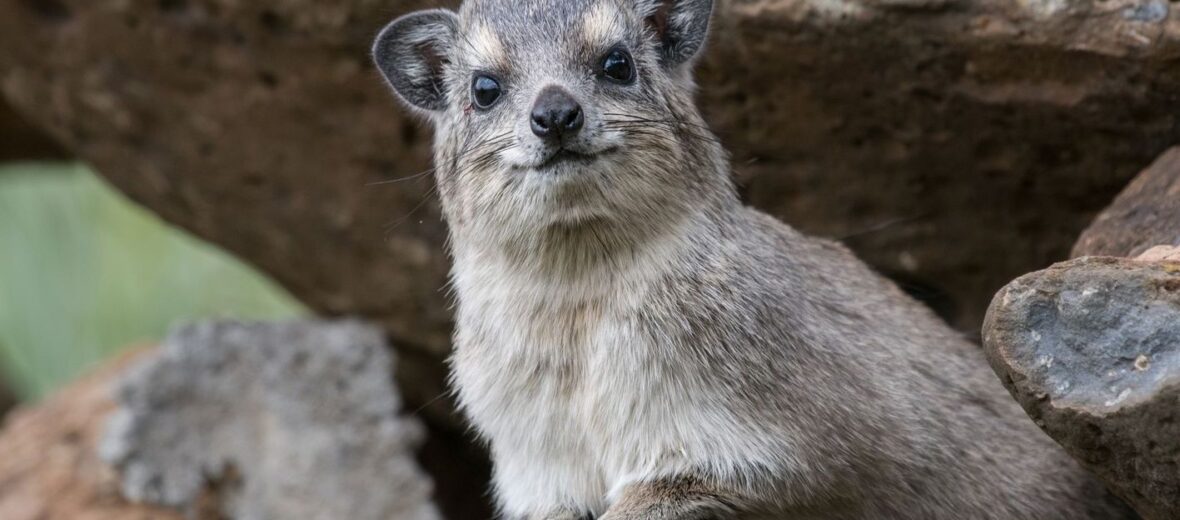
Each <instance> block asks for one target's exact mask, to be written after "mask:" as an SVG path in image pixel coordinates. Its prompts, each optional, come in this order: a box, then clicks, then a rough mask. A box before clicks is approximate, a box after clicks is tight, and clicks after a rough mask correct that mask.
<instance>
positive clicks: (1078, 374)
mask: <svg viewBox="0 0 1180 520" xmlns="http://www.w3.org/2000/svg"><path fill="white" fill-rule="evenodd" d="M984 345H985V351H986V352H987V355H988V359H989V361H990V362H991V364H992V368H994V369H995V371H996V373H997V374H998V375H999V376H1000V378H1001V379H1002V380H1003V381H1004V384H1005V385H1006V386H1007V387H1008V390H1009V391H1010V392H1011V393H1012V395H1013V396H1014V397H1015V398H1016V399H1017V400H1018V401H1019V402H1020V404H1021V405H1022V406H1023V407H1024V409H1025V411H1026V412H1028V414H1029V416H1030V417H1032V419H1033V420H1034V421H1036V422H1037V424H1038V425H1040V426H1041V428H1043V429H1044V430H1045V432H1046V433H1048V434H1049V435H1050V436H1051V437H1053V438H1054V439H1055V440H1057V442H1059V443H1060V444H1061V445H1062V446H1064V447H1065V448H1066V449H1067V450H1068V451H1069V452H1070V453H1071V454H1072V455H1073V456H1074V457H1076V458H1077V459H1078V460H1079V461H1081V462H1082V463H1083V464H1084V465H1085V466H1086V467H1087V468H1089V469H1090V470H1091V471H1093V472H1094V473H1095V474H1096V475H1098V476H1099V477H1101V478H1102V479H1103V480H1104V481H1105V482H1106V484H1107V485H1108V486H1109V487H1110V489H1111V490H1112V491H1114V492H1115V493H1117V494H1118V495H1120V496H1121V497H1122V498H1124V499H1125V500H1127V502H1128V503H1130V504H1131V505H1132V506H1133V507H1135V509H1136V510H1137V511H1138V512H1139V513H1140V514H1142V515H1143V516H1144V517H1145V518H1147V519H1148V520H1172V519H1175V518H1180V262H1174V261H1160V262H1149V261H1144V260H1129V259H1115V258H1093V257H1091V258H1083V259H1079V260H1072V261H1069V262H1066V263H1062V264H1058V265H1055V266H1053V267H1051V268H1049V269H1047V270H1044V271H1041V272H1037V273H1033V274H1030V275H1027V276H1024V277H1022V278H1020V279H1018V280H1016V281H1014V282H1012V283H1011V284H1010V285H1008V286H1007V287H1005V288H1004V289H1003V290H1002V291H1000V293H999V294H997V295H996V298H995V301H993V303H992V306H991V309H990V310H989V312H988V316H987V321H986V323H985V325H984Z"/></svg>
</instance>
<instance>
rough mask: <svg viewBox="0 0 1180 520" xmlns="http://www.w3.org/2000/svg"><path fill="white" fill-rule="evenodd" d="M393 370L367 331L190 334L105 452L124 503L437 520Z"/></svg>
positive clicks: (124, 404) (138, 387) (148, 368)
mask: <svg viewBox="0 0 1180 520" xmlns="http://www.w3.org/2000/svg"><path fill="white" fill-rule="evenodd" d="M391 362H392V360H391V359H390V354H389V352H388V348H387V346H386V345H385V342H384V339H383V337H382V334H381V332H380V331H379V330H377V329H375V328H372V327H367V326H362V325H360V324H358V323H355V322H343V323H321V322H296V323H283V324H238V323H229V322H225V323H212V322H211V323H203V324H198V325H192V326H187V327H182V328H180V329H178V330H176V331H175V332H174V333H173V334H172V335H171V336H170V337H169V338H168V340H167V341H166V342H165V344H164V347H163V349H162V351H161V352H160V354H159V355H158V356H156V357H154V358H153V359H151V360H149V361H147V362H146V363H144V364H142V365H141V366H139V367H137V368H136V369H135V370H133V371H131V372H130V373H129V374H128V375H127V376H126V377H125V379H124V380H123V382H122V384H121V388H120V391H119V396H120V397H119V402H120V403H121V408H120V410H119V412H118V413H117V414H116V415H115V416H114V417H113V419H112V420H111V422H110V424H111V426H110V429H109V431H108V432H107V435H106V437H105V438H104V440H103V443H102V450H101V453H102V456H103V458H104V459H105V460H106V461H108V462H110V463H111V464H113V465H114V466H115V467H116V468H117V469H118V471H119V472H120V474H121V476H122V491H123V493H124V495H125V496H127V497H129V498H130V499H132V500H134V501H136V502H143V503H150V504H157V505H163V506H168V507H173V508H178V509H181V510H184V511H188V512H190V513H199V512H201V511H214V512H216V513H218V514H220V516H223V517H227V518H236V519H242V520H251V519H268V518H300V519H325V520H328V519H338V518H349V519H356V520H365V519H372V520H378V519H380V520H394V519H405V520H435V519H438V518H440V516H439V513H438V511H437V510H436V509H435V507H434V505H433V504H432V503H431V501H430V492H431V484H430V481H429V479H428V478H427V477H426V475H425V474H424V473H423V472H422V471H421V470H420V469H419V468H418V466H417V463H416V462H415V461H414V459H413V456H414V451H415V450H416V449H417V448H418V447H419V445H420V443H421V442H422V440H423V439H422V436H423V433H424V430H423V428H422V426H421V425H420V424H419V423H418V422H417V421H416V420H412V419H408V418H403V417H399V416H398V411H399V409H400V408H401V400H400V398H399V397H398V393H397V391H396V390H395V389H394V388H393V385H392V380H391V378H390V370H391V368H392V367H391ZM211 488H212V489H215V490H216V491H217V493H216V497H215V499H212V500H211V499H210V498H209V493H208V491H209V489H211Z"/></svg>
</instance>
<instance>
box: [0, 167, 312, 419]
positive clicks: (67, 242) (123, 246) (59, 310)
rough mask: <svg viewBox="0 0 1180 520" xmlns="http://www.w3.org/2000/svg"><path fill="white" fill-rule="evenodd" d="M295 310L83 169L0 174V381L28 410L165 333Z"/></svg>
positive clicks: (262, 282) (261, 281)
mask: <svg viewBox="0 0 1180 520" xmlns="http://www.w3.org/2000/svg"><path fill="white" fill-rule="evenodd" d="M303 312H304V310H303V308H302V307H301V306H300V305H299V304H298V303H296V302H295V301H294V300H293V299H292V298H291V297H290V296H289V295H288V294H286V293H285V292H284V291H283V290H282V289H280V288H279V287H278V286H277V285H275V284H274V283H272V282H271V281H269V280H268V279H266V278H264V277H262V276H261V275H259V274H258V273H256V272H254V271H252V270H251V269H250V268H248V267H246V266H245V265H243V264H242V263H241V262H239V261H237V260H235V259H234V258H232V257H231V256H230V255H228V254H226V253H224V252H222V251H220V250H218V249H216V248H214V247H213V246H210V245H209V244H206V243H204V242H201V241H200V240H197V239H196V238H193V237H192V236H190V235H188V234H186V233H185V232H183V231H181V230H178V229H176V228H173V227H171V226H169V225H167V224H165V223H164V222H162V221H161V220H159V219H158V218H157V217H155V216H154V215H152V214H151V213H149V212H147V211H146V210H144V209H142V208H140V207H139V206H136V205H134V204H133V203H131V202H130V201H128V200H127V199H126V198H124V197H123V196H122V195H121V194H119V193H117V192H116V191H115V190H113V189H112V188H111V187H110V186H108V185H107V184H106V183H105V182H104V181H102V180H101V179H100V178H98V176H96V175H94V174H93V173H92V172H90V170H88V169H87V168H86V167H84V166H79V165H74V164H14V165H5V166H0V370H2V371H3V376H4V379H5V380H6V381H8V382H9V384H11V385H12V386H13V387H14V388H15V390H16V391H17V392H18V393H19V394H20V395H21V397H23V398H26V399H36V398H38V397H41V396H43V395H45V394H46V393H47V392H49V391H52V390H53V389H54V388H56V387H58V386H59V385H61V384H63V383H65V382H67V381H69V380H71V379H73V378H75V377H77V376H78V375H79V373H80V372H82V371H84V370H85V369H86V368H88V367H90V366H92V365H94V364H95V363H97V362H99V361H101V360H103V359H105V358H107V357H110V356H111V355H112V354H114V353H116V352H117V351H119V350H120V349H122V348H126V347H128V346H133V345H135V344H137V343H138V344H143V343H145V342H150V341H155V340H159V339H160V338H162V337H163V335H164V334H165V333H166V331H167V329H168V327H170V326H171V325H172V324H173V323H174V322H177V321H185V320H191V319H197V318H204V317H233V318H241V319H274V318H284V317H291V316H295V315H299V314H301V313H303Z"/></svg>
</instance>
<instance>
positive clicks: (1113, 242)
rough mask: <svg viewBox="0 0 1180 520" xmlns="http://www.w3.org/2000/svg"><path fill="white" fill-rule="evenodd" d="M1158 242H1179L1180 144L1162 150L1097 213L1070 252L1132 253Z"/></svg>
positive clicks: (1142, 250) (1165, 243)
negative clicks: (1107, 205) (1153, 161)
mask: <svg viewBox="0 0 1180 520" xmlns="http://www.w3.org/2000/svg"><path fill="white" fill-rule="evenodd" d="M1157 245H1171V246H1180V147H1177V148H1172V149H1170V150H1168V151H1167V153H1165V154H1163V155H1162V156H1161V157H1160V158H1159V159H1157V160H1156V161H1155V163H1153V164H1152V165H1151V167H1150V168H1148V169H1146V170H1144V171H1143V173H1141V174H1140V175H1139V176H1138V177H1136V178H1135V180H1134V181H1133V182H1131V184H1130V185H1129V186H1127V188H1126V189H1125V190H1123V192H1122V193H1121V194H1119V196H1118V198H1116V199H1115V200H1114V202H1113V203H1112V204H1111V205H1110V207H1108V208H1106V210H1104V211H1103V212H1102V213H1101V214H1099V215H1098V218H1097V219H1095V220H1094V223H1093V224H1091V225H1090V227H1089V229H1087V230H1086V232H1085V233H1083V234H1082V237H1081V238H1080V239H1078V243H1077V244H1076V245H1075V246H1074V250H1073V256H1074V257H1080V256H1126V257H1133V256H1137V255H1139V254H1140V253H1143V252H1144V251H1146V250H1147V249H1148V248H1150V247H1153V246H1157Z"/></svg>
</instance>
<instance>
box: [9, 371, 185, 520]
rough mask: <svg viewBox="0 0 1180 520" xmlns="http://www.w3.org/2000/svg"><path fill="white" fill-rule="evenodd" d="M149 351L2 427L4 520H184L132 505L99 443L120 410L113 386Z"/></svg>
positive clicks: (11, 418)
mask: <svg viewBox="0 0 1180 520" xmlns="http://www.w3.org/2000/svg"><path fill="white" fill-rule="evenodd" d="M142 358H143V354H132V355H128V356H125V357H123V358H121V359H118V360H115V361H112V362H111V363H109V364H108V365H107V366H105V367H103V368H101V369H99V370H97V371H95V372H94V373H93V374H91V375H90V376H88V377H85V378H83V379H81V380H79V381H78V382H76V383H74V384H72V385H70V386H69V387H67V388H65V389H63V390H61V391H60V392H58V393H57V394H55V395H54V396H52V397H50V398H48V399H47V400H45V401H44V402H43V403H40V404H39V405H37V406H36V407H34V408H27V409H20V410H16V411H14V412H13V413H12V414H11V416H9V417H8V418H7V420H6V421H5V422H4V425H3V429H0V518H3V519H4V520H181V519H182V518H183V517H182V516H181V515H179V514H176V513H174V512H172V511H168V510H165V509H161V508H157V507H151V506H146V505H137V504H132V503H129V502H127V501H126V500H125V499H123V498H122V496H121V495H120V494H119V485H118V478H117V476H116V475H115V473H114V471H112V470H111V468H110V467H109V466H107V465H106V464H104V463H102V462H101V461H100V460H99V459H98V453H97V451H96V450H95V446H97V445H98V439H99V437H100V436H101V432H102V429H103V425H104V424H106V419H107V418H108V417H109V416H110V415H111V413H112V412H114V410H115V403H114V400H113V399H112V396H113V394H112V392H111V385H112V384H113V381H114V380H115V378H116V377H118V375H119V374H122V373H123V371H124V370H126V368H127V367H128V366H129V365H130V364H131V363H132V362H134V361H138V360H139V359H142Z"/></svg>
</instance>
